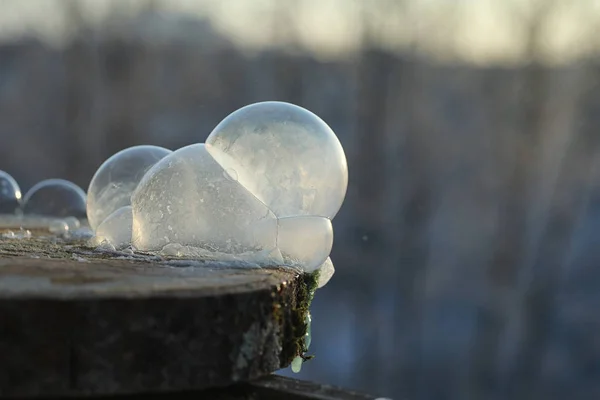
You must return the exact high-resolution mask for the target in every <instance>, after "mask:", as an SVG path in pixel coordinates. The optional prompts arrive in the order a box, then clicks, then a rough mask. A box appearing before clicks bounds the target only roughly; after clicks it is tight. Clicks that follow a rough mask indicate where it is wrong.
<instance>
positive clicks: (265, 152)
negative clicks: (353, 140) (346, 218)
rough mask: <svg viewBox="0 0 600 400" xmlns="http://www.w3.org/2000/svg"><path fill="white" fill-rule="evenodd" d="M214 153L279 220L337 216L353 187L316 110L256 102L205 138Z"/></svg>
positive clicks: (338, 147)
mask: <svg viewBox="0 0 600 400" xmlns="http://www.w3.org/2000/svg"><path fill="white" fill-rule="evenodd" d="M206 144H207V149H208V151H209V152H210V153H211V155H212V156H213V157H214V158H215V160H217V162H219V163H220V164H221V166H222V167H223V168H224V169H225V170H226V171H228V173H229V174H230V175H232V176H237V179H238V181H239V182H240V183H241V184H242V185H244V186H245V187H246V188H247V189H248V190H249V191H251V192H252V193H253V194H254V195H255V196H256V197H257V198H258V199H260V200H261V201H262V202H263V203H265V204H266V205H267V206H268V207H269V208H270V209H271V210H272V211H273V213H275V215H277V216H278V217H287V216H294V215H316V216H321V217H327V218H333V217H334V216H335V215H336V213H337V212H338V210H339V208H340V206H341V204H342V202H343V200H344V197H345V195H346V188H347V186H348V167H347V164H346V156H345V155H344V150H343V149H342V146H341V144H340V142H339V140H338V138H337V137H336V135H335V133H334V132H333V131H332V130H331V128H330V127H329V126H328V125H327V124H326V123H325V122H323V120H321V119H320V118H319V117H318V116H316V115H315V114H313V113H312V112H310V111H308V110H306V109H304V108H302V107H299V106H296V105H293V104H289V103H283V102H274V101H270V102H263V103H255V104H251V105H248V106H246V107H243V108H241V109H239V110H237V111H235V112H233V113H232V114H230V115H229V116H228V117H226V118H225V119H224V120H223V121H221V123H219V125H217V127H215V129H214V130H213V131H212V133H211V134H210V136H209V137H208V139H207V140H206Z"/></svg>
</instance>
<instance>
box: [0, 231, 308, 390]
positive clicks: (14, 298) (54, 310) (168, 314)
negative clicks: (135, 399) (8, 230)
mask: <svg viewBox="0 0 600 400" xmlns="http://www.w3.org/2000/svg"><path fill="white" fill-rule="evenodd" d="M35 243H36V241H35V240H28V241H10V242H9V241H0V355H1V362H0V396H3V397H8V396H10V397H15V396H19V397H22V396H85V395H91V394H94V395H114V394H128V393H140V392H168V391H182V390H199V389H204V388H208V387H215V386H224V385H230V384H231V383H232V382H237V381H247V380H251V379H256V378H258V377H262V376H265V375H267V374H269V373H271V372H273V371H275V370H277V369H279V368H281V367H284V366H286V365H288V364H289V363H290V362H291V360H292V359H293V358H294V357H295V356H296V355H297V354H298V351H299V349H300V348H301V342H300V341H301V337H302V335H303V334H304V332H305V329H306V326H305V325H304V319H303V318H304V313H305V312H306V302H307V301H308V292H307V287H306V282H307V279H308V278H307V277H306V276H300V275H298V274H296V273H295V272H294V271H290V270H289V269H278V268H270V269H267V268H262V269H233V268H223V267H222V266H215V265H214V264H198V263H196V264H194V266H188V267H181V266H179V267H173V266H170V265H169V264H170V262H169V261H166V262H165V261H161V260H156V259H154V260H153V261H152V262H148V261H144V260H143V259H134V260H128V259H115V258H118V257H117V255H115V254H113V255H111V254H102V253H100V254H97V253H94V252H92V251H91V250H90V249H85V248H82V247H77V246H73V247H69V246H66V245H65V244H64V243H52V242H46V243H44V242H43V241H38V244H35ZM11 246H12V247H11ZM23 246H25V247H27V246H28V247H27V251H25V252H23V251H22V247H23ZM36 246H37V247H36ZM32 256H33V257H39V258H31V257H32Z"/></svg>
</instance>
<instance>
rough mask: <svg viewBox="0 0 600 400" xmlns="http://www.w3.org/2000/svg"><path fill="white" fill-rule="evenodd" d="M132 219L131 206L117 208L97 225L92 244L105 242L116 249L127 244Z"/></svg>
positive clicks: (129, 241)
mask: <svg viewBox="0 0 600 400" xmlns="http://www.w3.org/2000/svg"><path fill="white" fill-rule="evenodd" d="M132 220H133V216H132V211H131V206H125V207H121V208H119V209H118V210H116V211H115V212H113V213H112V214H110V215H109V216H108V217H107V218H105V219H104V221H102V223H101V224H100V225H98V227H97V228H96V234H95V236H94V237H93V238H92V244H93V245H96V246H98V245H100V244H101V243H102V242H107V243H110V244H111V245H112V246H114V247H115V248H116V249H121V248H123V247H127V246H129V244H130V243H131V225H132Z"/></svg>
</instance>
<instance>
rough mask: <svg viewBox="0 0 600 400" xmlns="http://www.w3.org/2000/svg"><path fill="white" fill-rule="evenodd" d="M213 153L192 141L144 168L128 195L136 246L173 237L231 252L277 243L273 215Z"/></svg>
mask: <svg viewBox="0 0 600 400" xmlns="http://www.w3.org/2000/svg"><path fill="white" fill-rule="evenodd" d="M217 151H218V150H217ZM211 154H212V153H211ZM211 154H209V152H208V151H207V149H206V147H205V145H204V144H194V145H190V146H187V147H184V148H181V149H179V150H177V151H175V152H173V153H171V154H170V155H168V156H167V157H165V158H163V159H162V160H160V161H159V162H158V163H157V164H156V165H154V166H153V167H152V168H151V169H150V170H149V171H148V172H147V173H146V175H145V176H144V178H143V179H142V180H141V182H140V183H139V185H138V187H137V189H136V190H135V191H134V193H133V195H132V197H131V204H132V207H133V234H132V244H133V246H134V247H135V248H137V249H139V250H142V251H148V250H162V249H163V248H165V246H167V245H169V244H170V243H173V244H177V245H180V246H183V247H185V246H188V247H197V248H200V249H204V250H207V251H209V252H212V253H215V254H216V253H221V254H230V255H236V254H238V255H239V254H246V253H260V252H265V253H268V252H271V251H272V250H273V249H275V247H276V236H277V218H276V217H275V215H274V214H273V213H272V212H271V211H270V210H269V208H268V207H267V206H265V204H263V203H262V202H261V201H259V200H258V199H257V198H256V197H255V196H253V195H252V193H250V192H248V191H247V190H246V189H245V188H244V187H243V186H242V185H241V184H240V183H239V182H237V181H235V180H233V179H229V178H226V177H225V175H229V174H227V172H226V171H225V170H224V169H223V168H222V167H221V166H220V165H219V164H218V163H217V162H216V161H215V159H214V158H213V157H212V156H211ZM238 176H239V175H238ZM169 227H170V228H171V229H169ZM183 247H182V248H183ZM178 249H181V248H179V247H178ZM178 251H179V250H178Z"/></svg>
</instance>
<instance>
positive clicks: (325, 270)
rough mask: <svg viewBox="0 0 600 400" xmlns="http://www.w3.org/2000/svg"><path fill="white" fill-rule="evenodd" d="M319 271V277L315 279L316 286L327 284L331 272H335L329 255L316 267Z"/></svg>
mask: <svg viewBox="0 0 600 400" xmlns="http://www.w3.org/2000/svg"><path fill="white" fill-rule="evenodd" d="M318 271H319V279H318V281H317V287H318V288H322V287H323V286H325V285H327V282H329V280H330V279H331V277H332V276H333V274H334V273H335V268H334V267H333V262H332V261H331V258H330V257H327V260H325V262H324V263H323V264H321V266H320V267H319V268H318Z"/></svg>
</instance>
